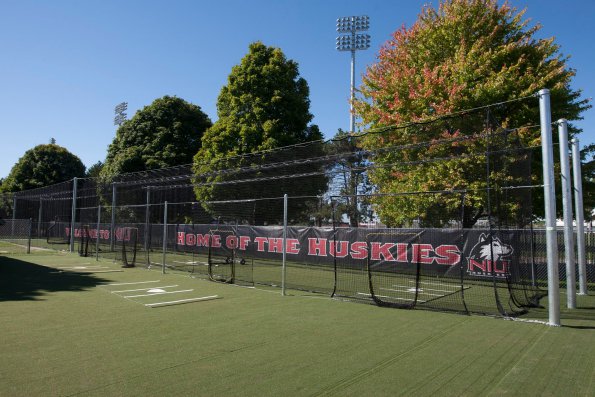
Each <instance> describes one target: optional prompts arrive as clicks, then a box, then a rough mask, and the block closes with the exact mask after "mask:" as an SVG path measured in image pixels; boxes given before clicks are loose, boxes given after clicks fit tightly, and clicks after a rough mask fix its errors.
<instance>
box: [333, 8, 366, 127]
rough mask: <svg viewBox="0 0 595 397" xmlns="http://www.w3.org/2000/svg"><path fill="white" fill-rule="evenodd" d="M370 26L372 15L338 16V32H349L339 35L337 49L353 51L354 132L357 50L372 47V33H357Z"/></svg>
mask: <svg viewBox="0 0 595 397" xmlns="http://www.w3.org/2000/svg"><path fill="white" fill-rule="evenodd" d="M369 27H370V17H368V16H367V15H362V16H359V17H341V18H337V32H339V33H347V34H344V35H341V36H338V37H337V50H339V51H351V97H350V99H351V100H350V105H349V113H350V115H351V118H350V120H349V132H350V133H353V132H355V131H354V126H355V114H354V113H353V100H354V98H355V51H358V50H367V49H368V48H370V35H369V34H357V33H356V32H361V31H364V30H368V29H369Z"/></svg>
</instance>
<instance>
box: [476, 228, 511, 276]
mask: <svg viewBox="0 0 595 397" xmlns="http://www.w3.org/2000/svg"><path fill="white" fill-rule="evenodd" d="M489 240H490V239H489V237H488V236H487V235H486V234H484V233H482V234H481V235H480V236H479V240H478V241H477V244H475V246H474V247H473V248H471V252H469V256H468V257H467V263H468V266H467V270H468V272H469V273H472V274H491V273H492V271H494V272H496V274H497V275H500V274H501V275H505V274H506V273H507V272H508V269H507V267H508V264H506V263H504V262H503V261H504V260H505V259H506V258H507V257H509V256H510V255H512V252H513V249H512V247H511V246H510V245H508V244H504V243H503V242H502V241H501V240H500V239H499V238H498V237H492V238H491V244H490V241H489ZM498 264H500V266H498Z"/></svg>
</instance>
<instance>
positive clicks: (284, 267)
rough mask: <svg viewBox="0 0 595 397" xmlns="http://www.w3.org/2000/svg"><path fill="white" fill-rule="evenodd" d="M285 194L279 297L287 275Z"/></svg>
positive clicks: (285, 199) (285, 196) (282, 292)
mask: <svg viewBox="0 0 595 397" xmlns="http://www.w3.org/2000/svg"><path fill="white" fill-rule="evenodd" d="M286 257H287V194H284V195H283V262H282V266H281V295H283V296H285V277H286V275H287V262H286V259H287V258H286Z"/></svg>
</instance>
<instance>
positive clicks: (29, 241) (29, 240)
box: [27, 218, 33, 254]
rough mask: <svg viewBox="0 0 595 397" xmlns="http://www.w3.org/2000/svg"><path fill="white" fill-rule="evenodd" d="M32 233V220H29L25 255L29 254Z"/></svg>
mask: <svg viewBox="0 0 595 397" xmlns="http://www.w3.org/2000/svg"><path fill="white" fill-rule="evenodd" d="M32 232H33V218H29V232H28V233H27V234H28V236H27V253H28V254H30V253H31V233H32Z"/></svg>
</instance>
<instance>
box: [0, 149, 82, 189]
mask: <svg viewBox="0 0 595 397" xmlns="http://www.w3.org/2000/svg"><path fill="white" fill-rule="evenodd" d="M84 175H85V166H84V165H83V163H82V162H81V160H80V159H79V158H78V157H77V156H75V155H74V154H72V153H70V152H69V151H68V150H67V149H65V148H63V147H62V146H58V145H55V144H48V145H37V146H35V147H34V148H33V149H30V150H27V151H26V152H25V154H24V155H23V157H21V158H20V159H19V161H18V162H17V163H16V164H15V165H14V166H13V167H12V169H11V170H10V174H9V175H8V176H7V177H6V179H5V180H4V183H3V184H2V190H3V191H4V192H18V191H21V190H28V189H35V188H39V187H44V186H49V185H53V184H55V183H60V182H65V181H68V180H70V179H72V178H74V177H83V176H84Z"/></svg>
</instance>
